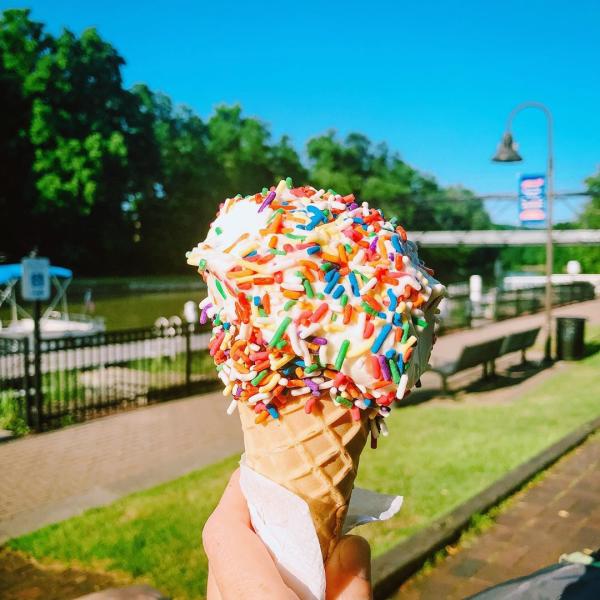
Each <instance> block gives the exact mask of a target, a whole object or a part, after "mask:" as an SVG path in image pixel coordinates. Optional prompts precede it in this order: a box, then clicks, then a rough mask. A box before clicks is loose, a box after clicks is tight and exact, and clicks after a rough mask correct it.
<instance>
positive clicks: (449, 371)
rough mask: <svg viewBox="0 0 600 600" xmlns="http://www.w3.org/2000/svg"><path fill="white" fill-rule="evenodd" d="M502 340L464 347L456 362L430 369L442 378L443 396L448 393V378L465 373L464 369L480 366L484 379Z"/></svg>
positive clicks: (497, 339) (497, 355) (500, 346)
mask: <svg viewBox="0 0 600 600" xmlns="http://www.w3.org/2000/svg"><path fill="white" fill-rule="evenodd" d="M504 339H505V338H503V337H501V338H496V339H493V340H489V341H487V342H481V343H479V344H473V345H472V346H465V347H464V348H463V349H462V352H461V353H460V356H459V357H458V359H457V360H455V361H453V362H449V363H445V364H443V365H440V366H439V367H435V368H433V369H431V370H432V371H433V372H434V373H437V374H438V375H439V376H440V377H441V378H442V389H443V390H444V394H447V393H448V377H450V376H451V375H454V374H455V373H458V372H459V371H465V370H466V369H471V368H473V367H478V366H479V365H482V367H483V377H484V378H486V377H487V376H488V372H489V371H488V365H493V363H494V360H495V359H496V358H498V357H499V356H500V350H501V349H502V344H503V343H504ZM492 369H493V366H492Z"/></svg>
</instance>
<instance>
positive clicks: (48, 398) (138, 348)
mask: <svg viewBox="0 0 600 600" xmlns="http://www.w3.org/2000/svg"><path fill="white" fill-rule="evenodd" d="M209 338H210V333H209V332H207V331H205V330H204V329H201V328H200V326H198V325H179V326H171V327H165V328H147V329H131V330H124V331H112V332H106V333H99V334H94V335H90V336H82V337H65V338H57V339H47V340H42V342H41V378H40V389H39V390H36V389H35V385H34V382H35V377H34V368H35V367H34V356H33V348H32V343H31V342H30V341H29V340H28V339H27V338H21V339H10V338H0V416H3V417H4V420H5V421H6V420H7V419H8V420H11V419H13V420H22V421H23V422H24V423H26V424H27V425H28V426H29V427H30V428H32V429H36V430H38V431H39V430H44V429H48V428H51V427H56V426H60V425H65V424H68V423H72V422H77V421H82V420H85V419H88V418H92V417H95V416H101V415H105V414H108V413H110V412H114V411H116V410H121V409H123V408H127V407H134V406H142V405H145V404H148V403H152V402H158V401H161V400H165V399H169V398H176V397H181V396H185V395H189V394H192V393H196V392H198V391H201V390H203V389H206V388H207V387H209V386H210V385H211V384H212V383H213V382H214V381H215V370H214V366H213V363H212V359H211V357H210V356H209V355H208V352H207V351H206V348H207V347H208V341H209Z"/></svg>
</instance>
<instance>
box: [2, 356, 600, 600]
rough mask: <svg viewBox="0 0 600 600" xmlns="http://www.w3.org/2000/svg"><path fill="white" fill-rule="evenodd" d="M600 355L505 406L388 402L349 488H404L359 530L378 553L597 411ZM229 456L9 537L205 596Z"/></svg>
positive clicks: (36, 552) (38, 552)
mask: <svg viewBox="0 0 600 600" xmlns="http://www.w3.org/2000/svg"><path fill="white" fill-rule="evenodd" d="M599 370H600V353H596V354H595V355H593V356H591V357H588V358H586V359H585V360H583V361H581V362H579V363H575V364H572V365H571V366H570V367H569V368H568V369H564V370H561V371H559V372H557V373H555V374H553V375H552V376H551V377H550V378H549V379H547V380H546V381H545V382H543V383H541V384H540V385H538V386H537V387H536V388H535V389H533V390H531V391H530V392H528V393H527V394H523V395H522V396H521V397H515V398H514V400H512V401H509V402H506V403H503V404H501V403H496V404H488V405H486V404H485V401H484V400H482V401H481V403H474V402H473V401H471V402H469V403H460V402H457V403H451V402H448V403H445V404H425V405H421V406H415V407H407V408H405V409H402V410H396V411H395V412H394V413H393V414H392V416H391V417H390V418H389V420H388V425H389V428H390V430H391V433H390V436H389V437H388V438H383V439H382V440H381V442H380V445H379V449H378V450H377V451H375V452H373V451H370V450H365V452H364V454H363V459H362V462H361V468H360V474H359V478H358V482H357V484H358V485H361V486H364V487H369V488H371V489H375V490H378V491H381V492H388V493H401V494H403V495H404V496H405V504H404V507H403V508H402V510H401V511H400V513H399V515H397V516H396V517H394V518H393V519H391V520H390V521H387V522H386V523H378V524H372V525H368V526H363V527H361V528H359V529H360V531H359V532H360V533H361V534H362V535H364V536H365V537H366V538H367V539H368V540H369V541H370V542H371V544H372V545H373V550H374V553H375V554H380V553H382V552H384V551H385V550H387V549H389V548H390V547H391V546H393V545H394V544H396V543H397V542H399V541H401V540H402V539H404V538H406V537H407V536H409V535H411V534H413V533H414V532H416V531H417V530H419V529H420V528H422V527H424V526H425V525H427V523H429V522H430V521H431V520H433V519H435V518H437V517H439V516H441V515H443V514H444V513H447V512H448V511H450V510H452V509H453V508H454V507H455V506H456V505H458V504H459V503H461V502H462V501H464V500H466V499H467V498H469V497H470V496H472V495H473V494H475V493H477V492H478V491H480V490H481V489H482V488H484V487H486V486H488V485H490V484H491V483H492V482H493V481H495V480H496V479H498V478H499V477H500V476H502V475H503V474H504V473H506V472H507V471H508V470H510V469H512V468H513V467H515V466H517V465H519V464H520V463H522V462H523V461H525V460H527V459H528V458H530V457H531V456H532V455H534V454H536V453H538V452H540V451H541V450H542V449H544V448H545V447H547V446H548V445H550V444H552V443H553V442H555V441H556V440H558V439H559V438H560V437H562V436H564V435H565V434H567V433H568V432H570V431H572V430H573V429H574V428H575V427H577V426H578V425H580V424H582V423H584V422H586V421H588V420H590V419H592V418H594V417H597V416H598V415H599V414H600V405H599V404H598V395H599V393H600V382H599V381H598V377H597V374H598V372H599ZM236 462H237V460H236V458H235V457H232V458H230V459H227V460H225V461H223V462H221V463H218V464H216V465H213V466H211V467H208V468H206V469H203V470H201V471H198V472H196V473H193V474H191V475H189V476H187V477H184V478H182V479H178V480H176V481H173V482H170V483H168V484H165V485H162V486H159V487H157V488H154V489H152V490H150V491H146V492H141V493H137V494H133V495H132V496H129V497H127V498H124V499H122V500H120V501H118V502H116V503H114V504H112V505H110V506H107V507H104V508H100V509H94V510H90V511H88V512H86V513H85V514H84V515H82V516H80V517H75V518H73V519H69V520H68V521H65V522H62V523H59V524H56V525H52V526H50V527H46V528H44V529H41V530H39V531H37V532H34V533H32V534H30V535H26V536H23V537H21V538H18V539H15V540H12V541H11V542H9V544H10V547H12V548H14V549H18V550H22V551H24V552H27V553H29V554H31V555H33V556H34V557H36V558H38V559H39V558H45V557H47V558H52V559H57V560H61V561H64V562H71V561H76V562H78V563H83V564H88V565H90V566H91V567H93V568H98V567H99V566H100V567H102V568H105V569H115V570H119V571H122V572H126V573H129V574H130V575H131V576H132V578H135V577H142V576H143V577H144V578H145V579H147V580H148V581H150V582H151V583H153V584H154V585H156V586H157V587H158V588H160V589H162V590H163V591H164V592H166V593H168V594H170V595H172V596H174V597H175V598H198V597H202V594H203V592H204V589H205V584H206V559H205V557H204V554H203V552H202V550H201V540H200V532H201V528H202V524H203V523H204V521H205V520H206V518H207V516H208V515H209V514H210V512H211V510H212V508H213V507H214V505H215V504H216V502H217V500H218V498H219V496H220V494H221V492H222V490H223V488H224V486H225V484H226V481H227V478H228V476H229V474H230V473H231V472H232V471H233V469H234V468H235V466H236Z"/></svg>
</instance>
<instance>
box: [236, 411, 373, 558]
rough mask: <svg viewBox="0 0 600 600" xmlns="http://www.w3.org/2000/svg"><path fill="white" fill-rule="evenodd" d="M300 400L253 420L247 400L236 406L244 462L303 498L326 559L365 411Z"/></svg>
mask: <svg viewBox="0 0 600 600" xmlns="http://www.w3.org/2000/svg"><path fill="white" fill-rule="evenodd" d="M304 406H305V402H304V401H301V400H294V401H292V402H288V403H287V404H286V405H285V407H283V408H281V409H280V418H279V419H271V420H269V421H268V422H266V423H256V422H255V418H256V413H255V412H254V410H253V408H252V406H249V405H248V404H245V403H239V405H238V408H239V412H240V419H241V422H242V429H243V432H244V446H245V453H246V463H247V465H248V466H249V467H250V468H251V469H253V470H254V471H256V472H258V473H260V474H261V475H263V476H265V477H267V478H268V479H270V480H272V481H274V482H276V483H278V484H279V485H282V486H283V487H285V488H286V489H288V490H289V491H291V492H293V493H294V494H296V495H297V496H300V497H301V498H303V499H304V500H305V501H306V503H307V504H308V506H309V509H310V512H311V516H312V519H313V523H314V525H315V529H316V532H317V536H318V538H319V544H320V546H321V552H322V555H323V560H326V559H327V557H328V556H329V555H330V554H331V552H332V550H333V548H334V546H335V544H336V542H337V540H338V538H339V537H340V534H341V529H342V525H343V522H344V519H345V517H346V513H347V510H348V503H349V501H350V495H351V493H352V488H353V486H354V479H355V478H356V474H357V472H358V462H359V458H360V454H361V452H362V450H363V448H364V446H365V442H366V440H367V436H368V433H369V422H368V419H369V412H370V411H362V413H363V414H362V416H361V419H360V420H359V421H354V420H352V417H351V414H350V412H349V411H348V410H347V409H346V408H344V407H341V406H337V405H336V404H335V403H334V402H333V401H330V400H321V401H320V402H318V403H317V404H316V405H315V406H314V407H313V410H312V412H311V413H310V414H307V413H306V412H305V409H304Z"/></svg>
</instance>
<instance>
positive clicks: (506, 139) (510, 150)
mask: <svg viewBox="0 0 600 600" xmlns="http://www.w3.org/2000/svg"><path fill="white" fill-rule="evenodd" d="M526 108H537V109H539V110H541V111H542V112H543V113H544V114H545V115H546V120H547V124H548V134H547V139H548V156H547V167H546V178H547V193H546V196H547V203H548V205H547V209H546V297H545V313H546V344H545V346H544V359H545V360H546V361H550V360H552V265H553V256H554V248H553V245H552V204H553V196H554V152H553V144H552V129H553V120H552V113H551V112H550V109H549V108H548V107H547V106H545V105H544V104H542V103H541V102H523V103H522V104H519V105H518V106H516V107H515V108H513V110H512V111H511V112H510V114H509V115H508V119H507V122H506V131H505V132H504V135H503V136H502V141H501V142H500V144H499V145H498V149H497V151H496V154H495V155H494V157H493V158H492V160H493V161H494V162H518V161H521V160H523V159H522V158H521V156H520V154H519V153H518V152H517V150H516V148H515V144H514V141H513V137H512V133H511V127H512V122H513V119H514V118H515V116H516V115H517V114H518V113H520V112H521V111H522V110H525V109H526Z"/></svg>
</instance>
